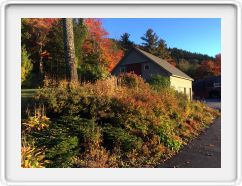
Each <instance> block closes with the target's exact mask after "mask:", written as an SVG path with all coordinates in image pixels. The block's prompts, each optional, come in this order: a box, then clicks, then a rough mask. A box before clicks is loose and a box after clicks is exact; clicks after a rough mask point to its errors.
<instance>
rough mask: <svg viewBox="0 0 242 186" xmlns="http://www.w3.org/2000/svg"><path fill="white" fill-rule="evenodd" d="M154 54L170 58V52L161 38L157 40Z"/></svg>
mask: <svg viewBox="0 0 242 186" xmlns="http://www.w3.org/2000/svg"><path fill="white" fill-rule="evenodd" d="M156 56H158V57H160V58H162V59H170V58H171V56H170V52H169V51H168V49H167V44H166V41H165V40H163V39H160V40H159V41H158V46H157V48H156Z"/></svg>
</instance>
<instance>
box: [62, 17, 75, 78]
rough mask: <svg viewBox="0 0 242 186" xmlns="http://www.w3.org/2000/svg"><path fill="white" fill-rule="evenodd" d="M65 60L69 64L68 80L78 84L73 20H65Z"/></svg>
mask: <svg viewBox="0 0 242 186" xmlns="http://www.w3.org/2000/svg"><path fill="white" fill-rule="evenodd" d="M62 22H63V31H64V48H65V60H66V64H67V79H68V81H69V82H77V81H78V75H77V68H76V62H75V60H76V55H75V45H74V33H73V19H71V18H63V19H62Z"/></svg>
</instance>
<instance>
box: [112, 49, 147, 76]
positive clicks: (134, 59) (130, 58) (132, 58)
mask: <svg viewBox="0 0 242 186" xmlns="http://www.w3.org/2000/svg"><path fill="white" fill-rule="evenodd" d="M145 61H147V58H146V57H144V56H142V55H141V54H139V53H138V52H137V51H135V50H132V51H131V52H130V53H129V54H128V55H127V56H126V57H125V58H124V59H123V60H122V62H121V63H120V64H119V65H118V66H117V67H116V68H115V69H114V71H113V74H114V75H116V76H117V75H119V73H120V72H121V69H120V68H121V66H125V65H126V64H133V63H143V62H145Z"/></svg>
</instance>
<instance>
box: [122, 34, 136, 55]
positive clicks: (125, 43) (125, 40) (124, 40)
mask: <svg viewBox="0 0 242 186" xmlns="http://www.w3.org/2000/svg"><path fill="white" fill-rule="evenodd" d="M129 37H130V34H129V33H127V32H125V33H124V34H123V35H121V39H120V40H119V44H120V45H121V47H122V49H123V50H124V51H125V52H127V51H129V50H130V49H131V48H132V47H133V46H134V43H133V42H132V41H130V40H129Z"/></svg>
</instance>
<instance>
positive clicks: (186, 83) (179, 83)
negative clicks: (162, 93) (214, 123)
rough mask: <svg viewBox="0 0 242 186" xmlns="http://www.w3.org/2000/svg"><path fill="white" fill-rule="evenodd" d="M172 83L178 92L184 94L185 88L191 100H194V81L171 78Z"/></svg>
mask: <svg viewBox="0 0 242 186" xmlns="http://www.w3.org/2000/svg"><path fill="white" fill-rule="evenodd" d="M170 83H171V87H173V88H174V89H175V90H177V91H178V92H182V93H184V88H185V89H186V94H187V96H188V97H189V98H190V99H192V81H191V80H188V79H183V78H180V77H175V76H171V77H170Z"/></svg>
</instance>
